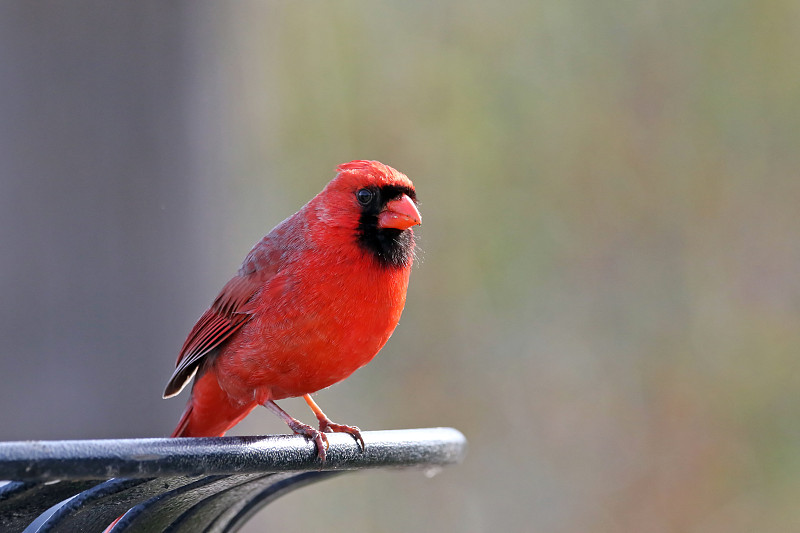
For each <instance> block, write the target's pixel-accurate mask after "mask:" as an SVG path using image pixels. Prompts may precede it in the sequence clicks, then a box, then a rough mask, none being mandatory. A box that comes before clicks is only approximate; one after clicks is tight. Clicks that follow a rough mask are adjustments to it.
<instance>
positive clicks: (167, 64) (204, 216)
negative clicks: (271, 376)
mask: <svg viewBox="0 0 800 533" xmlns="http://www.w3.org/2000/svg"><path fill="white" fill-rule="evenodd" d="M190 6H192V8H191V10H190ZM83 7H89V6H83ZM204 16H205V11H204V10H203V9H202V6H201V5H199V4H194V3H193V2H185V1H184V2H170V3H167V4H164V3H161V2H122V3H114V4H108V5H105V4H104V5H103V6H94V8H92V9H83V8H81V3H80V2H78V3H63V2H62V3H56V2H4V3H2V4H0V250H1V251H2V256H0V295H2V296H1V297H0V341H2V351H1V352H0V406H2V408H1V409H0V440H12V439H28V438H78V437H80V438H87V437H122V436H144V435H159V434H163V433H166V432H168V431H169V430H170V429H171V426H172V424H173V423H174V420H175V418H176V416H177V414H178V412H179V411H180V410H181V407H182V405H181V404H182V401H177V402H170V403H165V402H163V401H162V400H161V399H160V391H159V389H160V387H161V386H162V385H163V383H162V382H161V381H165V380H166V379H167V378H168V376H169V372H170V371H171V366H172V363H173V361H174V357H175V354H176V353H177V349H178V348H179V347H180V344H181V342H182V340H183V339H182V336H183V335H184V334H185V332H186V330H187V329H188V327H190V326H191V324H190V323H187V317H193V316H195V315H197V314H199V313H200V312H202V310H203V306H204V305H205V304H207V303H208V302H207V300H208V299H209V298H211V296H212V295H211V294H204V293H202V291H197V287H198V286H199V285H200V284H201V283H202V281H203V280H204V277H203V276H204V274H203V272H207V271H208V270H207V269H206V270H203V267H202V266H198V265H197V264H198V263H199V262H200V261H201V260H202V258H204V257H205V258H207V257H208V253H209V251H208V250H204V249H203V238H204V237H208V236H210V235H213V232H214V228H215V227H216V224H215V221H216V220H217V219H218V217H219V216H220V215H219V214H218V213H219V209H214V208H210V207H209V203H210V200H209V194H211V192H210V191H212V190H213V189H214V187H215V181H214V162H213V155H209V154H208V153H207V151H206V150H204V149H203V147H202V143H203V142H205V141H208V140H209V139H213V137H214V135H215V133H214V131H215V130H214V129H213V128H209V127H207V126H208V124H207V122H206V120H207V119H209V117H210V116H211V113H210V112H204V109H208V108H209V107H212V108H213V106H208V105H205V103H206V102H204V101H203V99H204V98H205V97H206V96H207V95H204V94H202V93H198V91H197V90H194V87H196V86H197V79H198V78H199V77H201V76H202V69H203V64H204V62H203V59H204V58H203V49H202V42H204V37H205V36H204V35H203V33H204V32H205V31H206V30H205V28H207V25H205V23H204ZM131 359H134V360H135V361H136V363H135V364H130V360H131ZM154 376H162V377H163V380H159V379H154ZM131 403H134V404H136V405H135V407H132V406H131Z"/></svg>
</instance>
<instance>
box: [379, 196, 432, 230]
mask: <svg viewBox="0 0 800 533" xmlns="http://www.w3.org/2000/svg"><path fill="white" fill-rule="evenodd" d="M417 224H422V215H420V214H419V210H418V209H417V206H416V205H414V202H413V201H412V200H411V198H409V197H408V195H406V194H404V195H402V196H401V197H400V198H398V199H396V200H392V201H391V202H388V203H387V204H386V207H385V208H384V209H383V211H381V213H380V214H379V215H378V227H379V228H394V229H399V230H405V229H408V228H410V227H411V226H416V225H417Z"/></svg>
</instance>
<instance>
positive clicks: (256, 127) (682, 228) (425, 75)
mask: <svg viewBox="0 0 800 533" xmlns="http://www.w3.org/2000/svg"><path fill="white" fill-rule="evenodd" d="M798 5H799V4H798V3H797V2H793V1H778V0H767V1H763V2H736V1H734V2H730V1H727V2H722V1H719V0H712V1H707V2H688V1H678V2H655V1H644V2H609V1H567V2H561V1H545V2H520V1H518V2H501V3H498V2H476V1H461V2H438V3H435V4H432V3H425V2H364V1H345V2H336V3H328V2H275V3H264V2H255V1H251V2H241V3H237V4H228V5H227V7H226V8H222V7H217V8H216V10H217V11H218V12H217V15H218V24H219V29H218V32H219V33H218V39H217V40H216V41H215V42H214V43H212V44H211V45H210V46H209V51H208V54H209V61H212V62H215V64H216V65H217V68H218V69H219V71H218V78H219V80H220V81H219V83H220V84H221V85H222V87H223V89H224V92H223V94H224V95H225V98H224V100H225V102H226V103H225V108H224V109H223V110H221V111H219V112H218V113H219V115H220V117H221V118H222V119H224V120H225V121H227V122H226V124H227V126H225V127H226V128H228V130H227V134H228V136H229V140H228V144H227V145H226V146H225V147H224V148H225V154H226V155H225V156H224V157H225V158H227V159H226V160H227V161H229V162H230V164H229V167H230V172H229V176H231V177H230V179H229V180H230V183H231V184H232V186H234V187H236V190H238V191H239V195H240V197H241V198H239V199H238V200H237V208H236V209H233V210H232V212H231V214H230V217H229V221H230V222H229V223H230V226H229V228H227V229H226V232H227V234H229V235H230V236H232V243H231V244H230V250H231V256H233V257H236V256H238V255H241V254H242V253H243V251H244V250H246V249H247V248H248V247H249V245H250V244H251V243H252V242H253V241H254V240H255V239H256V238H258V237H259V236H260V235H261V234H262V233H263V230H264V226H265V220H268V222H269V223H270V224H271V223H274V222H277V221H278V220H279V219H280V218H282V217H283V216H286V215H288V214H290V212H291V211H292V210H293V209H294V208H296V207H297V206H299V205H300V204H301V203H302V202H303V201H305V200H307V199H308V198H310V196H311V195H313V194H314V193H315V192H317V191H318V190H319V189H320V188H321V187H322V185H323V184H324V183H325V182H326V181H327V180H328V179H329V178H330V177H331V176H332V170H333V168H334V167H335V165H336V164H338V163H341V162H344V161H347V160H350V159H354V158H367V159H379V160H381V161H383V162H385V163H388V164H390V165H393V166H395V167H396V168H398V169H399V170H401V171H403V172H405V173H407V174H408V175H409V176H410V177H411V178H412V180H414V182H415V184H416V186H417V189H418V193H419V197H420V199H421V201H422V213H423V218H424V225H423V226H422V228H421V229H420V231H419V235H420V244H421V252H420V257H421V261H420V264H419V265H418V266H417V267H416V268H415V271H414V273H413V276H412V284H411V289H410V293H409V299H408V304H407V308H406V311H405V314H404V317H403V320H402V321H401V324H400V327H399V328H398V331H397V332H396V334H395V336H394V338H393V339H392V341H390V343H389V345H387V347H386V348H385V349H384V351H383V353H382V354H381V355H380V356H379V357H378V358H377V359H376V360H375V361H374V362H373V363H372V364H371V365H369V366H368V367H366V368H365V369H363V370H361V371H359V372H358V373H357V374H356V375H355V376H354V377H353V378H351V379H350V380H348V381H347V382H346V383H345V384H343V385H341V386H338V387H334V388H333V389H332V390H331V391H325V392H322V393H321V394H320V395H319V397H320V402H321V404H322V405H323V407H325V408H326V410H328V411H330V413H331V415H332V416H333V417H334V418H336V419H341V421H343V422H345V423H357V424H359V425H361V427H362V428H368V429H378V428H388V427H414V426H427V425H452V426H455V427H457V428H459V429H461V430H462V431H464V433H465V434H466V435H467V437H468V438H469V440H470V446H471V448H470V450H471V451H470V455H469V457H468V459H467V461H466V463H464V464H463V465H461V466H458V467H455V468H451V469H447V470H446V471H445V472H443V473H442V474H441V475H439V476H437V477H434V478H433V479H432V480H426V479H424V478H423V477H422V476H420V475H416V474H398V473H369V474H365V475H360V476H356V477H345V478H342V479H339V480H336V481H332V482H328V483H327V484H323V485H321V486H319V487H313V488H311V489H304V491H302V493H298V494H296V495H292V496H289V497H287V498H285V499H283V500H281V501H280V502H278V503H276V504H275V505H274V506H273V507H271V508H270V510H269V513H268V516H269V518H266V516H267V515H262V516H264V518H263V520H264V523H265V524H269V525H268V526H259V525H258V522H259V519H257V520H255V521H254V523H253V524H252V525H251V526H249V527H250V529H249V531H260V530H262V529H260V528H261V527H264V529H263V530H271V529H272V527H273V526H279V527H280V528H281V529H282V530H284V531H307V530H309V529H312V528H313V529H316V528H317V527H322V528H324V529H325V530H326V531H386V532H391V531H435V530H441V531H466V532H471V531H489V530H493V531H499V530H512V531H545V532H568V531H595V532H602V531H609V532H610V531H614V532H618V531H631V532H640V531H648V532H673V531H674V532H678V531H694V532H701V531H702V532H717V531H725V532H735V531H742V532H744V531H789V530H793V529H795V528H797V526H798V524H800V510H798V509H800V507H798V506H797V505H796V501H797V498H798V497H799V496H800V481H798V480H800V452H798V450H800V408H798V402H797V397H798V390H800V372H798V366H800V358H799V357H798V353H800V328H798V319H800V277H799V276H798V272H800V247H799V246H798V243H799V242H800V224H798V217H797V214H796V211H795V209H797V205H798V203H799V201H800V175H798V174H799V170H798V169H800V150H798V146H800V8H799V7H798ZM261 192H263V193H264V195H263V196H260V193H261ZM265 211H267V212H268V215H265ZM267 217H271V218H267ZM289 405H290V406H291V407H290V409H292V410H293V412H294V413H295V414H300V412H302V411H301V410H302V409H303V407H302V406H301V404H291V403H289ZM270 424H275V425H270ZM265 425H267V427H269V428H272V429H274V430H275V431H284V429H282V427H281V426H280V424H279V423H278V422H275V421H269V420H267V418H266V416H265V417H263V418H262V417H260V415H258V416H255V417H252V418H251V419H248V421H246V422H245V423H244V424H243V426H242V429H241V430H240V431H241V432H254V431H255V432H263V430H264V426H265Z"/></svg>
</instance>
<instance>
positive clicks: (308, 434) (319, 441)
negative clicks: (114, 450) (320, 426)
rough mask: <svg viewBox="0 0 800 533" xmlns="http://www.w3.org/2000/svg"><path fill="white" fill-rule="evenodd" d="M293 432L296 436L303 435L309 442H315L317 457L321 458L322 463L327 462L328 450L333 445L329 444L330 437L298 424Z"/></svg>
mask: <svg viewBox="0 0 800 533" xmlns="http://www.w3.org/2000/svg"><path fill="white" fill-rule="evenodd" d="M292 431H294V433H295V434H296V435H302V436H303V437H305V438H307V439H308V440H310V441H313V442H314V446H315V447H316V448H317V457H319V460H320V461H321V462H323V463H324V462H325V459H326V456H327V450H328V448H330V446H331V445H330V443H329V442H328V436H327V435H325V433H324V432H323V431H322V430H316V429H314V428H313V427H311V426H309V425H308V424H303V423H298V424H296V425H294V426H292Z"/></svg>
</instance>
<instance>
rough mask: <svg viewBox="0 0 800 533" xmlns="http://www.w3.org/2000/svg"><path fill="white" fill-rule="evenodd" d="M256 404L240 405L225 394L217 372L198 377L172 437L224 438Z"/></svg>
mask: <svg viewBox="0 0 800 533" xmlns="http://www.w3.org/2000/svg"><path fill="white" fill-rule="evenodd" d="M256 405H258V404H257V403H255V402H253V403H245V404H242V403H239V402H238V401H235V400H232V399H231V397H230V396H228V394H227V393H226V392H225V391H224V390H222V389H221V388H220V386H219V383H218V382H217V377H216V376H215V375H214V372H205V373H204V374H203V375H202V376H200V377H195V381H194V386H193V387H192V396H191V397H190V398H189V401H188V403H187V404H186V409H185V410H184V411H183V415H182V416H181V419H180V421H179V422H178V425H177V426H176V427H175V431H173V432H172V435H170V436H171V437H221V436H223V435H225V433H226V432H227V431H228V430H229V429H231V428H232V427H233V426H235V425H236V424H238V423H239V421H240V420H242V419H243V418H244V417H246V416H247V415H248V414H249V413H250V411H252V410H253V409H254V408H255V407H256Z"/></svg>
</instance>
